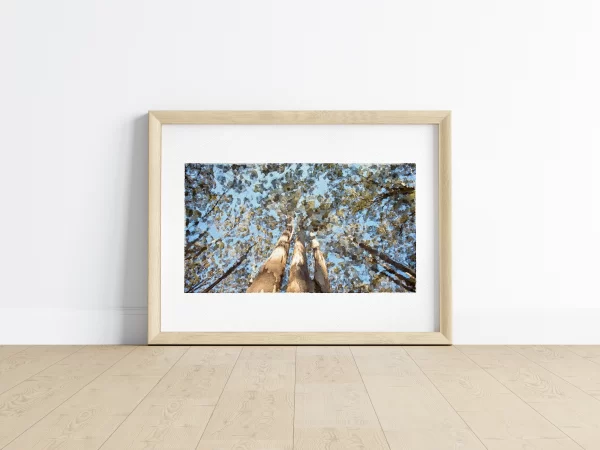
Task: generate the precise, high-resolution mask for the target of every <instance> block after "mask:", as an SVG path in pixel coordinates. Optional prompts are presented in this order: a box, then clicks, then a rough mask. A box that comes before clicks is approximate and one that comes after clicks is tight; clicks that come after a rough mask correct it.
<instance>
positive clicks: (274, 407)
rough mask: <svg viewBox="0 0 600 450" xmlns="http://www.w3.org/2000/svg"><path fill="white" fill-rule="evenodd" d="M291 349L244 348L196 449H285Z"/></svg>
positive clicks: (290, 413) (290, 420) (290, 411)
mask: <svg viewBox="0 0 600 450" xmlns="http://www.w3.org/2000/svg"><path fill="white" fill-rule="evenodd" d="M295 356H296V348H295V347H244V349H243V350H242V352H241V353H240V356H239V358H238V360H237V363H236V364H235V367H234V368H233V371H232V372H231V376H230V377H229V380H227V384H226V385H225V388H224V389H223V393H222V394H221V396H220V398H219V401H218V403H217V405H216V407H215V409H214V411H213V413H212V416H211V417H210V420H209V421H208V425H207V426H206V429H205V430H204V433H203V434H202V438H201V439H200V443H199V444H198V446H197V448H198V449H199V450H225V449H227V450H231V449H248V450H254V449H256V450H258V449H264V450H290V449H292V442H293V424H294V382H295V376H294V361H295Z"/></svg>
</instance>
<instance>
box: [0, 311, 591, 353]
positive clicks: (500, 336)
mask: <svg viewBox="0 0 600 450" xmlns="http://www.w3.org/2000/svg"><path fill="white" fill-rule="evenodd" d="M599 323H600V308H587V309H584V308H546V309H528V308H472V309H465V308H463V309H457V310H455V312H454V326H453V328H454V336H453V340H454V343H455V344H490V345H500V344H572V345H574V344H580V345H586V344H600V327H598V324H599ZM146 330H147V310H146V308H145V307H126V308H113V309H62V308H1V309H0V345H2V344H5V345H7V344H8V345H11V344H12V345H18V344H26V345H34V344H48V345H50V344H54V345H58V344H88V345H92V344H145V343H146V339H147V331H146Z"/></svg>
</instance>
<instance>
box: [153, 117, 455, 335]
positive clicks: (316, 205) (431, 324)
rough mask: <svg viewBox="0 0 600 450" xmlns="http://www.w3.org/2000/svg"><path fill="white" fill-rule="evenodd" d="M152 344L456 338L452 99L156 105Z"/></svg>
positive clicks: (154, 132)
mask: <svg viewBox="0 0 600 450" xmlns="http://www.w3.org/2000/svg"><path fill="white" fill-rule="evenodd" d="M148 119H149V244H148V245H149V251H148V343H149V344H186V345H190V344H229V345H238V344H244V345H251V344H269V345H271V344H272V345H286V344H291V345H301V344H311V345H320V344H329V345H335V344H353V345H360V344H377V345H384V344H393V345H400V344H415V345H416V344H418V345H424V344H437V345H444V344H450V343H451V331H452V314H451V266H450V265H451V228H450V227H451V205H450V200H451V192H450V177H451V168H450V112H449V111H151V112H149V114H148Z"/></svg>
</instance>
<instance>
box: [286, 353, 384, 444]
mask: <svg viewBox="0 0 600 450" xmlns="http://www.w3.org/2000/svg"><path fill="white" fill-rule="evenodd" d="M295 400H296V407H295V420H294V444H295V445H294V448H295V449H297V450H317V449H319V450H321V449H332V450H333V449H336V450H338V449H339V450H342V449H351V448H356V449H360V448H364V449H369V450H384V449H389V446H388V444H387V441H386V439H385V435H384V434H383V431H382V429H381V426H380V424H379V419H378V418H377V415H376V414H375V410H374V408H373V405H372V404H371V400H370V398H369V395H368V393H367V391H366V389H365V386H364V384H363V382H362V378H361V376H360V373H359V372H358V368H357V367H356V363H355V361H354V358H353V356H352V352H351V351H350V348H348V347H298V351H297V356H296V395H295Z"/></svg>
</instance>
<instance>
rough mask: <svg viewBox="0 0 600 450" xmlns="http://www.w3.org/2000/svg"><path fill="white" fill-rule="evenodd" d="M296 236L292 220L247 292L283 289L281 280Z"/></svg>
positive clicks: (269, 291) (268, 291)
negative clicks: (293, 237) (293, 236)
mask: <svg viewBox="0 0 600 450" xmlns="http://www.w3.org/2000/svg"><path fill="white" fill-rule="evenodd" d="M293 234H294V225H293V223H292V221H291V219H290V220H288V224H287V226H286V229H285V231H284V232H283V234H282V235H281V237H280V238H279V240H278V241H277V245H276V246H275V250H273V253H271V256H269V259H267V261H266V262H265V263H264V264H263V266H262V267H261V268H260V271H259V273H258V275H257V276H256V278H255V279H254V281H252V284H251V285H250V287H248V290H247V291H246V292H249V293H251V292H267V293H271V292H277V291H279V289H280V288H281V279H282V278H283V273H284V272H285V266H286V264H287V257H288V253H289V250H290V242H291V240H292V235H293Z"/></svg>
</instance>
